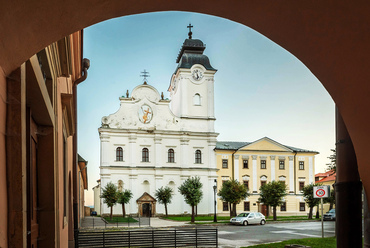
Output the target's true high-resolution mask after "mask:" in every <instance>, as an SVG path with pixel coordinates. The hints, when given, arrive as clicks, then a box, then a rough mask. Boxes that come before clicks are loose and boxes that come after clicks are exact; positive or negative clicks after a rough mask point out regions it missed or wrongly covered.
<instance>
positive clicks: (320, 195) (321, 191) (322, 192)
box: [316, 189, 325, 197]
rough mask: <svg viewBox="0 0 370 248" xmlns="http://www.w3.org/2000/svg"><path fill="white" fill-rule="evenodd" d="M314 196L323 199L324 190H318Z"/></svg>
mask: <svg viewBox="0 0 370 248" xmlns="http://www.w3.org/2000/svg"><path fill="white" fill-rule="evenodd" d="M316 195H317V196H318V197H323V196H324V195H325V190H323V189H318V190H317V191H316Z"/></svg>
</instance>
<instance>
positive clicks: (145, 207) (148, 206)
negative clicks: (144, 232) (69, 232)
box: [143, 203, 152, 217]
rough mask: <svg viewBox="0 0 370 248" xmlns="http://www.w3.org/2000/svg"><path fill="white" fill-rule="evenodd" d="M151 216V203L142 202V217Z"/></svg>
mask: <svg viewBox="0 0 370 248" xmlns="http://www.w3.org/2000/svg"><path fill="white" fill-rule="evenodd" d="M151 216H152V204H150V203H144V204H143V217H151Z"/></svg>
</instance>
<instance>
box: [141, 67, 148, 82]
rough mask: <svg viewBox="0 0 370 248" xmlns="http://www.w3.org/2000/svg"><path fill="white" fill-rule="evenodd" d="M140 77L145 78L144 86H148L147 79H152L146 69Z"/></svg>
mask: <svg viewBox="0 0 370 248" xmlns="http://www.w3.org/2000/svg"><path fill="white" fill-rule="evenodd" d="M140 77H143V78H144V84H147V77H150V76H149V72H147V71H146V70H145V69H144V71H142V72H141V75H140Z"/></svg>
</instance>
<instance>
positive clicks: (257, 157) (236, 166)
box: [215, 137, 318, 216]
mask: <svg viewBox="0 0 370 248" xmlns="http://www.w3.org/2000/svg"><path fill="white" fill-rule="evenodd" d="M215 153H216V162H217V169H218V172H217V174H218V179H217V180H218V181H217V185H218V186H217V187H218V190H219V189H220V188H221V185H222V182H223V181H227V180H231V179H237V180H238V181H239V182H243V183H244V184H245V185H246V186H247V187H248V189H249V193H250V196H249V197H247V198H246V199H245V200H244V201H242V202H241V203H240V204H238V205H237V213H240V212H242V211H259V212H262V213H263V214H266V211H267V207H266V206H265V205H263V203H260V202H259V201H258V198H259V196H260V195H259V192H260V191H259V188H260V187H261V185H263V184H265V183H267V182H270V181H274V180H275V181H283V182H285V184H286V185H287V190H288V192H287V193H288V194H287V196H286V197H285V198H284V203H283V204H282V205H281V206H280V207H278V208H277V213H278V215H280V216H281V215H306V214H307V213H308V210H309V209H308V207H307V206H306V204H305V202H304V199H303V196H302V193H301V191H300V189H301V188H302V187H304V186H305V185H307V184H310V183H314V180H315V178H314V175H315V155H316V154H318V152H316V151H309V150H305V149H300V148H295V147H291V146H286V145H282V144H280V143H278V142H276V141H274V140H272V139H270V138H268V137H264V138H262V139H259V140H257V141H254V142H225V141H218V142H217V145H216V148H215ZM217 208H218V209H217V212H218V214H219V215H228V214H229V208H228V204H227V203H224V202H222V201H221V200H218V202H217ZM270 213H272V212H271V211H270Z"/></svg>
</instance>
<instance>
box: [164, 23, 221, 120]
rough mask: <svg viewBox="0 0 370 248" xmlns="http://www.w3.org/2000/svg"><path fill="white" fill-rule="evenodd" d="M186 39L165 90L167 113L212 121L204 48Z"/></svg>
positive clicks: (211, 86) (211, 89)
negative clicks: (168, 105) (168, 100)
mask: <svg viewBox="0 0 370 248" xmlns="http://www.w3.org/2000/svg"><path fill="white" fill-rule="evenodd" d="M192 27H193V26H192V25H191V24H189V26H188V28H189V34H188V35H189V38H188V39H186V40H185V41H184V43H183V45H182V47H181V50H180V53H179V55H178V57H177V60H176V63H177V64H178V65H177V68H176V70H175V72H174V74H173V75H172V78H171V84H170V87H169V89H168V91H169V92H170V95H171V110H172V112H173V113H174V114H175V115H176V116H177V117H180V118H188V119H198V120H199V119H200V120H202V119H203V120H212V122H213V121H214V120H215V114H214V75H215V73H216V71H217V70H216V69H214V68H213V67H212V66H211V64H210V62H209V59H208V57H207V56H206V55H204V54H203V52H204V50H205V49H206V46H205V44H203V42H202V41H201V40H198V39H192V32H191V28H192Z"/></svg>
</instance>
